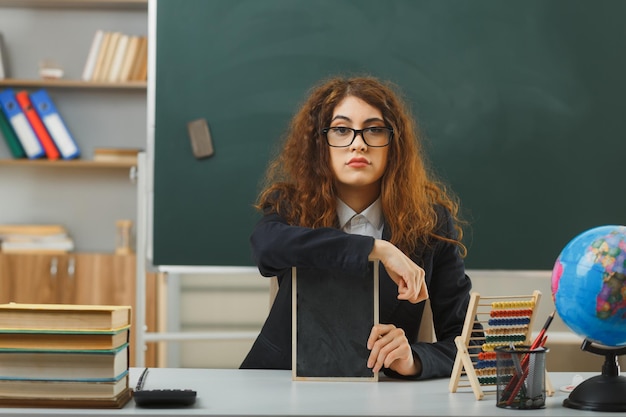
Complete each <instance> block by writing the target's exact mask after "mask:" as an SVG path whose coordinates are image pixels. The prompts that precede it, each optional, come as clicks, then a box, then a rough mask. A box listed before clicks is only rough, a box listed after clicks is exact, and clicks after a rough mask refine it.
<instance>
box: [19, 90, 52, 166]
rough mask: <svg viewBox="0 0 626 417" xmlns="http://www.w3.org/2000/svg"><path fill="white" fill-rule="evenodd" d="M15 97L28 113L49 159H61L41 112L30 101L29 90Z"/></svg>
mask: <svg viewBox="0 0 626 417" xmlns="http://www.w3.org/2000/svg"><path fill="white" fill-rule="evenodd" d="M15 98H16V99H17V102H18V103H19V105H20V107H21V108H22V111H23V112H24V114H25V115H26V118H27V119H28V121H29V123H30V125H31V126H32V127H33V130H34V131H35V134H36V135H37V139H39V142H41V146H42V147H43V149H44V151H45V152H46V157H47V158H48V159H59V157H60V156H61V155H60V153H59V150H58V149H57V147H56V145H55V144H54V141H53V140H52V138H51V137H50V134H49V133H48V129H46V127H45V126H44V124H43V122H42V121H41V118H40V117H39V114H37V111H36V110H35V108H34V107H33V105H32V103H31V102H30V98H29V97H28V92H27V91H20V92H18V93H16V94H15Z"/></svg>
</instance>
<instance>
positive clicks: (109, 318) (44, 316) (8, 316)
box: [0, 303, 131, 331]
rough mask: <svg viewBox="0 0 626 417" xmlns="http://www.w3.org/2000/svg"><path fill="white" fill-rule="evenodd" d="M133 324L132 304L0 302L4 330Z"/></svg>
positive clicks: (71, 328) (91, 327)
mask: <svg viewBox="0 0 626 417" xmlns="http://www.w3.org/2000/svg"><path fill="white" fill-rule="evenodd" d="M130 324H131V307H130V306H114V305H81V304H20V303H9V304H0V328H1V329H4V330H9V329H32V330H36V329H42V330H83V331H86V330H112V329H119V328H121V327H125V326H130Z"/></svg>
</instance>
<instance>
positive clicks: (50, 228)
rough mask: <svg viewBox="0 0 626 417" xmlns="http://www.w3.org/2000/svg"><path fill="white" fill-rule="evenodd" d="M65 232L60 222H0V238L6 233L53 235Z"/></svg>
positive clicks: (64, 233)
mask: <svg viewBox="0 0 626 417" xmlns="http://www.w3.org/2000/svg"><path fill="white" fill-rule="evenodd" d="M66 234H67V230H66V229H65V227H63V226H61V225H60V224H0V239H1V238H2V237H4V236H7V235H16V236H54V235H66Z"/></svg>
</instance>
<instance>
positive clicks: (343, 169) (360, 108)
mask: <svg viewBox="0 0 626 417" xmlns="http://www.w3.org/2000/svg"><path fill="white" fill-rule="evenodd" d="M330 127H350V128H352V129H357V130H360V129H364V128H367V127H385V121H384V120H383V116H382V112H381V111H380V110H378V109H377V108H375V107H373V106H371V105H369V104H367V103H366V102H365V101H363V100H361V99H359V98H357V97H353V96H348V97H346V98H344V99H343V100H342V101H340V102H339V103H338V104H337V106H336V107H335V110H334V111H333V116H332V119H331V122H330ZM349 133H350V135H351V136H352V132H349ZM351 136H350V137H351ZM329 148H330V164H331V168H332V170H333V173H334V175H335V180H336V185H337V190H338V192H339V197H340V198H342V195H344V194H346V193H349V194H351V195H354V193H355V192H358V193H359V194H363V195H365V196H367V198H368V199H369V198H371V197H374V198H375V197H378V195H379V194H380V183H381V178H382V176H383V174H384V172H385V168H386V167H387V155H388V153H389V146H385V147H371V146H368V145H367V143H365V141H364V140H363V136H362V134H358V135H357V136H356V137H355V138H354V141H353V142H352V144H351V145H350V146H347V147H344V148H336V147H330V146H329ZM342 199H343V198H342Z"/></svg>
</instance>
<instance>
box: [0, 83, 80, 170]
mask: <svg viewBox="0 0 626 417" xmlns="http://www.w3.org/2000/svg"><path fill="white" fill-rule="evenodd" d="M0 132H2V136H4V139H5V141H6V143H7V145H8V147H9V150H10V151H11V154H12V155H13V157H14V158H29V159H37V158H47V159H50V160H56V159H74V158H78V157H79V156H80V150H79V149H78V145H76V141H75V140H74V137H73V136H72V134H71V133H70V131H69V129H68V128H67V125H66V124H65V122H64V121H63V118H62V117H61V115H60V114H59V112H58V110H57V109H56V106H55V105H54V103H53V102H52V99H51V98H50V96H49V95H48V92H47V91H46V90H44V89H40V90H38V91H35V92H33V93H29V92H28V91H26V90H22V91H18V92H15V91H13V89H11V88H7V89H5V90H3V91H0Z"/></svg>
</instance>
